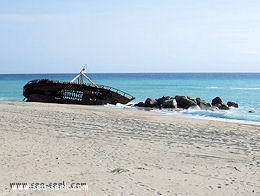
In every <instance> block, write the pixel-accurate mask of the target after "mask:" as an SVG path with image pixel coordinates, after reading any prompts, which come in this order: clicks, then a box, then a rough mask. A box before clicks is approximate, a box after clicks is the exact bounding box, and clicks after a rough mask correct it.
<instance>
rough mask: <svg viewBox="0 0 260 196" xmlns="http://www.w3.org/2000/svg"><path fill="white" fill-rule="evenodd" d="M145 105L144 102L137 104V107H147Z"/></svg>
mask: <svg viewBox="0 0 260 196" xmlns="http://www.w3.org/2000/svg"><path fill="white" fill-rule="evenodd" d="M145 105H146V104H145V103H144V102H139V103H137V104H135V106H137V107H145Z"/></svg>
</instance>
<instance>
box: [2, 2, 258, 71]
mask: <svg viewBox="0 0 260 196" xmlns="http://www.w3.org/2000/svg"><path fill="white" fill-rule="evenodd" d="M0 43H1V48H0V74H1V73H68V72H77V71H79V70H80V69H81V66H82V65H84V64H85V63H87V64H88V65H89V67H88V71H89V72H104V73H106V72H260V1H259V0H199V1H195V0H143V1H141V0H131V1H129V0H118V1H117V0H111V1H109V0H73V1H72V0H0Z"/></svg>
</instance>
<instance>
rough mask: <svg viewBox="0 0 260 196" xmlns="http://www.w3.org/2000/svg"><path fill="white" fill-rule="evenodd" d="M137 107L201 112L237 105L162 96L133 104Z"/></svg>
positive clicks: (213, 100) (187, 97) (219, 100)
mask: <svg viewBox="0 0 260 196" xmlns="http://www.w3.org/2000/svg"><path fill="white" fill-rule="evenodd" d="M135 106H137V107H149V108H158V109H161V108H173V109H189V108H193V109H203V110H218V109H219V110H229V108H230V107H236V108H237V107H238V104H237V103H235V102H233V101H228V102H227V103H226V104H225V103H224V102H223V101H222V99H221V98H220V97H215V98H214V99H212V101H211V103H208V102H206V101H205V100H203V99H201V98H196V99H195V98H192V97H190V96H180V95H176V96H175V97H171V96H163V97H160V98H158V99H151V98H147V99H146V100H145V102H139V103H138V104H135Z"/></svg>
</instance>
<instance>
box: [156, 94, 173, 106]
mask: <svg viewBox="0 0 260 196" xmlns="http://www.w3.org/2000/svg"><path fill="white" fill-rule="evenodd" d="M170 99H171V97H170V96H163V97H161V98H158V99H155V100H156V101H157V104H158V106H159V107H161V106H162V105H163V103H164V102H165V101H166V100H170Z"/></svg>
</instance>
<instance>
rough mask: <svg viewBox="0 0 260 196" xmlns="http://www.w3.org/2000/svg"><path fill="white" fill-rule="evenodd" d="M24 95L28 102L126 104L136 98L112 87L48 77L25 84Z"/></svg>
mask: <svg viewBox="0 0 260 196" xmlns="http://www.w3.org/2000/svg"><path fill="white" fill-rule="evenodd" d="M23 95H24V97H26V98H27V101H28V102H45V103H65V104H82V105H104V104H108V103H109V104H117V103H122V104H126V103H128V102H130V101H132V100H133V99H134V97H133V96H131V95H129V94H127V93H125V92H123V91H120V90H118V89H115V88H112V87H107V86H100V85H98V87H96V86H94V85H90V84H77V83H67V82H59V81H52V80H48V79H42V80H32V81H30V82H28V83H27V84H26V85H25V86H24V89H23Z"/></svg>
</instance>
